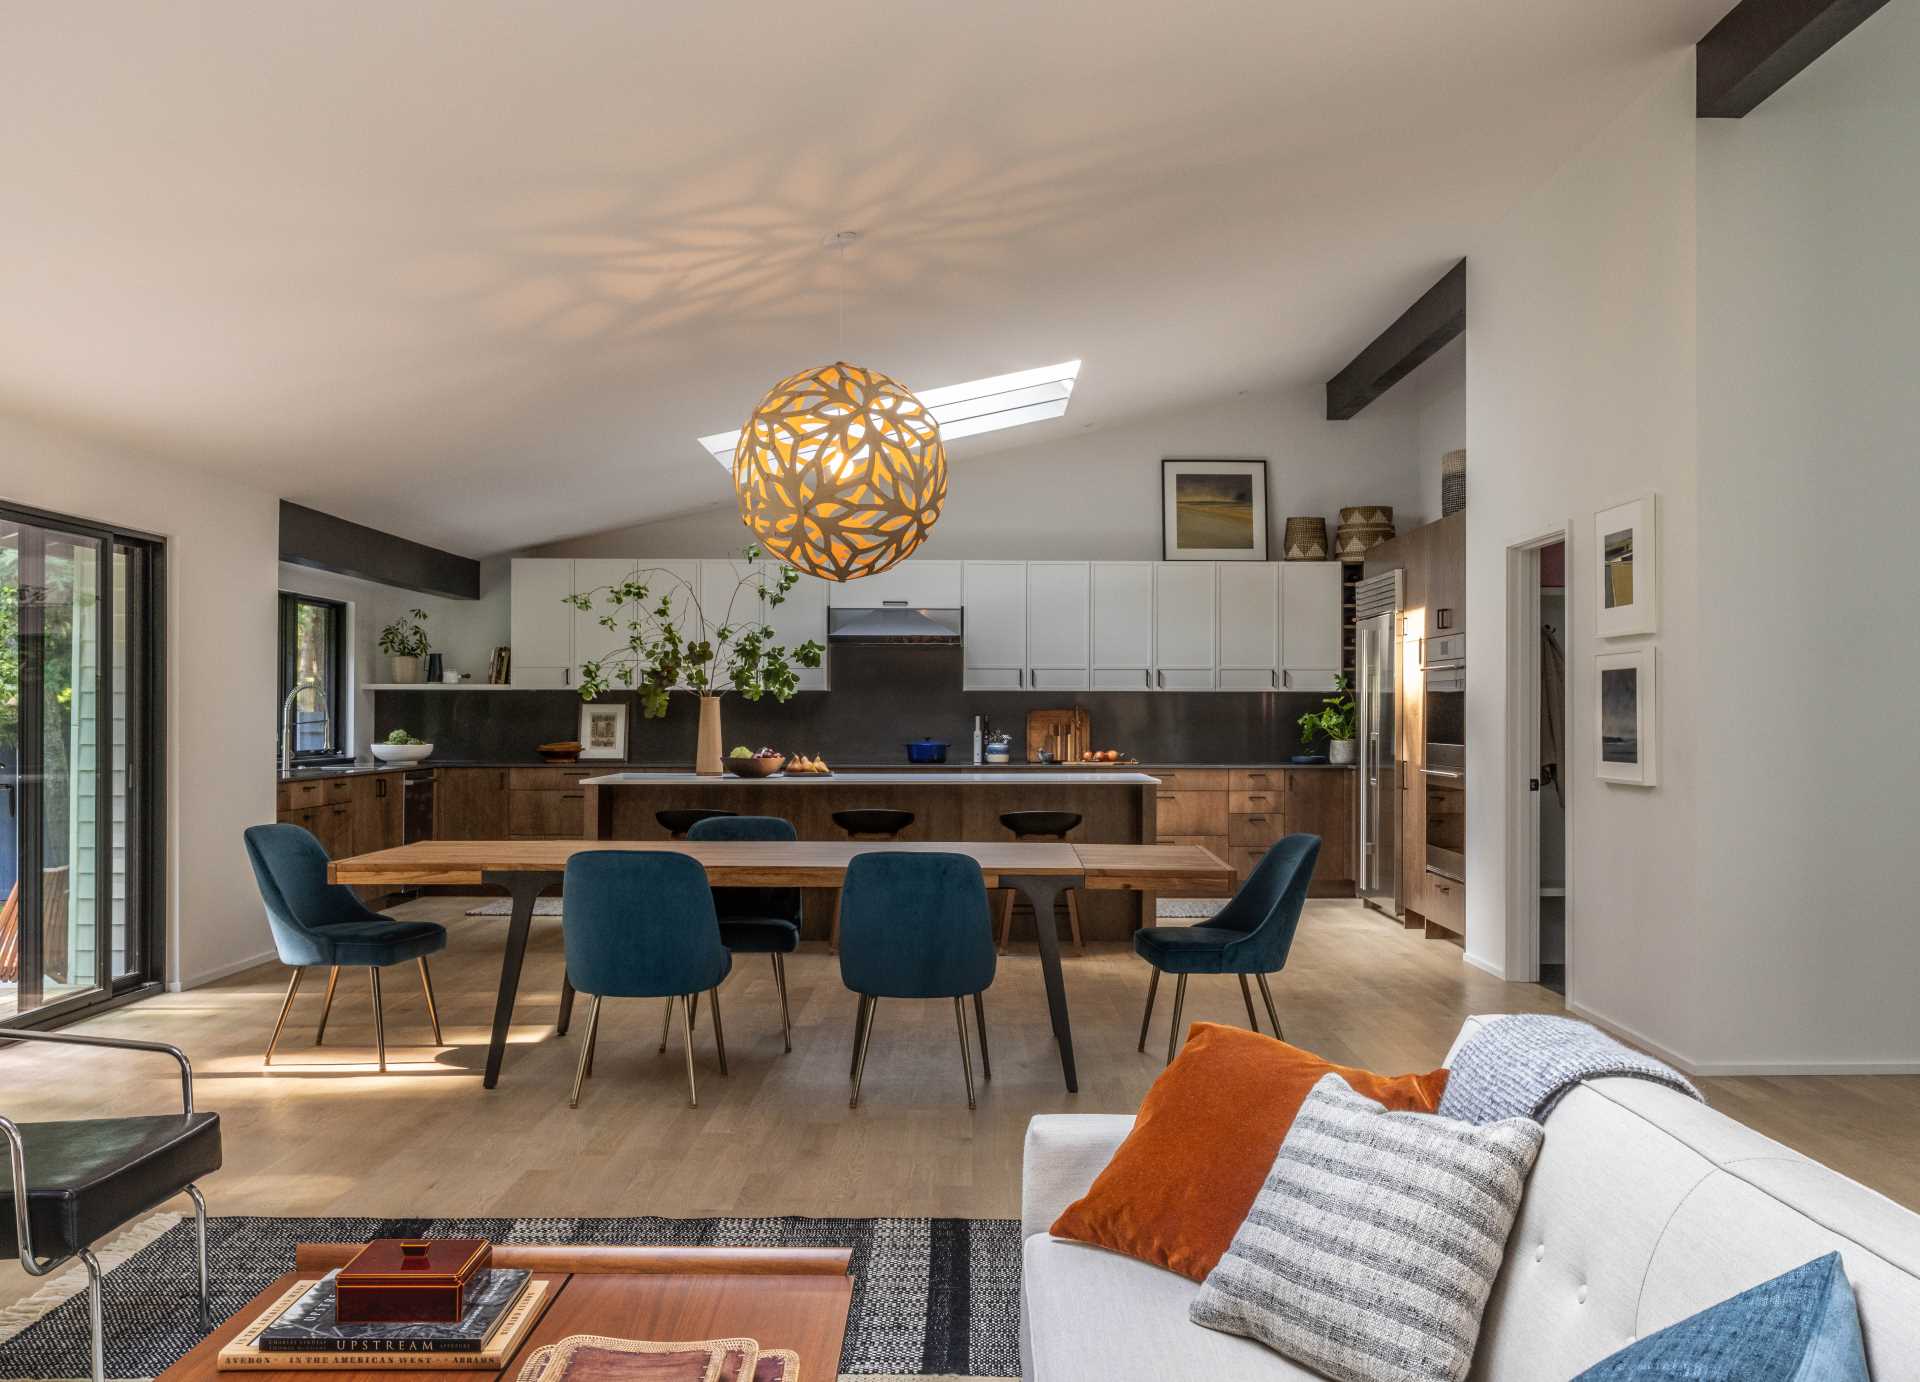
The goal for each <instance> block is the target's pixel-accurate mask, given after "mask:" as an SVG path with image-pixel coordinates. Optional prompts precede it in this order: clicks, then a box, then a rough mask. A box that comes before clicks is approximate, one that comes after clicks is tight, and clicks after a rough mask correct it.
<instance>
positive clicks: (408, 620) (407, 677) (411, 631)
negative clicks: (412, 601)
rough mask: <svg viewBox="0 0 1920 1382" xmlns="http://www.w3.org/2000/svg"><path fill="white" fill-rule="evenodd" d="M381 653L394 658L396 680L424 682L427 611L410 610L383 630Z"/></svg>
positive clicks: (381, 631) (381, 632) (381, 634)
mask: <svg viewBox="0 0 1920 1382" xmlns="http://www.w3.org/2000/svg"><path fill="white" fill-rule="evenodd" d="M380 651H381V652H383V653H385V654H386V655H387V656H388V657H390V658H391V659H393V679H394V680H395V681H397V682H418V681H421V680H423V675H424V674H423V673H422V671H421V660H422V659H423V658H425V657H426V655H427V612H426V611H425V610H424V609H410V610H408V611H407V612H406V613H405V614H404V615H402V616H401V617H400V618H398V619H396V620H394V621H393V622H392V623H391V624H389V625H387V626H386V627H385V628H384V629H382V630H380Z"/></svg>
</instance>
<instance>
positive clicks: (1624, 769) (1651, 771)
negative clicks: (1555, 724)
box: [1593, 646, 1659, 787]
mask: <svg viewBox="0 0 1920 1382" xmlns="http://www.w3.org/2000/svg"><path fill="white" fill-rule="evenodd" d="M1657 656H1658V650H1657V649H1655V648H1653V647H1651V646H1649V647H1645V648H1635V649H1634V650H1633V651H1632V652H1626V653H1601V654H1600V655H1599V656H1598V657H1596V658H1595V659H1594V660H1593V662H1594V670H1595V674H1596V677H1597V679H1598V686H1597V687H1596V695H1595V696H1594V704H1595V705H1596V706H1597V707H1598V714H1597V717H1596V718H1597V720H1598V728H1599V732H1600V742H1599V744H1598V746H1597V747H1598V748H1599V757H1598V759H1597V760H1596V761H1597V762H1598V764H1599V777H1600V780H1601V781H1602V782H1618V783H1622V784H1624V785H1626V786H1628V787H1651V786H1653V785H1654V784H1655V782H1656V781H1657V780H1658V772H1657V768H1658V763H1659V759H1658V758H1657V757H1656V753H1657V750H1658V735H1657V734H1656V732H1655V731H1656V726H1657V719H1658V716H1657V710H1658V707H1659V682H1658V671H1659V668H1658V663H1657Z"/></svg>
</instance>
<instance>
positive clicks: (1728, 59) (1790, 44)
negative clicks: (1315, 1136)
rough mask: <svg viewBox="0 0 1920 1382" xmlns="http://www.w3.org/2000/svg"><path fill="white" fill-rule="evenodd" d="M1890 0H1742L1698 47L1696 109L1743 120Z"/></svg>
mask: <svg viewBox="0 0 1920 1382" xmlns="http://www.w3.org/2000/svg"><path fill="white" fill-rule="evenodd" d="M1886 3H1887V0H1740V3H1739V4H1737V5H1735V6H1734V7H1733V8H1732V9H1731V10H1728V11H1727V13H1726V15H1725V17H1724V18H1722V19H1721V21H1720V22H1719V23H1718V24H1716V25H1714V26H1713V28H1712V29H1711V30H1709V31H1708V33H1707V36H1706V37H1705V38H1703V39H1701V40H1700V42H1699V43H1698V44H1697V45H1696V46H1695V48H1694V113H1695V114H1696V115H1698V116H1699V117H1700V118H1701V119H1702V120H1737V119H1739V118H1740V117H1741V116H1743V115H1745V114H1746V113H1747V112H1748V111H1750V110H1752V109H1753V108H1754V107H1755V106H1757V105H1759V104H1760V103H1761V102H1762V101H1764V100H1766V99H1767V97H1769V96H1771V95H1773V93H1774V92H1776V91H1778V90H1779V89H1780V88H1781V87H1783V86H1785V85H1786V84H1787V83H1788V82H1790V81H1792V80H1793V79H1794V78H1795V77H1797V76H1798V75H1799V74H1800V73H1801V72H1803V71H1805V70H1806V69H1807V68H1808V67H1809V66H1811V65H1812V63H1813V60H1814V59H1815V58H1817V57H1819V56H1820V55H1821V54H1822V53H1824V52H1826V51H1827V49H1829V48H1831V47H1833V45H1834V44H1836V43H1838V42H1839V41H1840V40H1841V39H1843V38H1845V37H1846V36H1847V35H1848V34H1850V33H1852V32H1853V31H1854V29H1855V28H1857V27H1858V26H1859V25H1860V22H1861V21H1862V20H1864V19H1866V18H1867V17H1868V16H1869V15H1871V14H1872V13H1873V12H1874V11H1875V10H1877V9H1879V8H1880V7H1881V6H1882V5H1884V4H1886Z"/></svg>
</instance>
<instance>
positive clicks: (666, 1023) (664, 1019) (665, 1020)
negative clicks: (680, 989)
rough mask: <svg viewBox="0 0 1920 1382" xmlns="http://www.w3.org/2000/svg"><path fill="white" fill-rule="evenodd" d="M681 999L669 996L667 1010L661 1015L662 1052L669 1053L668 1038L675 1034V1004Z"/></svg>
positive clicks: (662, 1053) (663, 1053)
mask: <svg viewBox="0 0 1920 1382" xmlns="http://www.w3.org/2000/svg"><path fill="white" fill-rule="evenodd" d="M679 1001H680V1000H679V999H677V998H669V999H668V1000H667V1010H666V1011H665V1012H664V1013H662V1014H661V1015H660V1054H661V1055H663V1056H664V1055H666V1054H667V1038H668V1037H670V1036H672V1035H673V1005H674V1004H675V1003H677V1002H679Z"/></svg>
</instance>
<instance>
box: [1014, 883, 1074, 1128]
mask: <svg viewBox="0 0 1920 1382" xmlns="http://www.w3.org/2000/svg"><path fill="white" fill-rule="evenodd" d="M1085 885H1086V880H1085V879H1084V878H1082V877H1080V876H1078V875H1077V874H1004V873H1003V874H1001V875H1000V882H999V886H1000V887H1003V888H1013V889H1016V890H1017V891H1018V892H1019V893H1020V895H1021V896H1023V897H1025V898H1026V899H1027V902H1028V903H1029V904H1030V905H1031V906H1032V907H1033V918H1034V922H1035V925H1034V931H1035V933H1036V934H1037V935H1038V936H1039V939H1040V973H1041V975H1042V977H1044V978H1045V980H1046V983H1047V1015H1048V1016H1049V1017H1051V1018H1052V1019H1053V1039H1054V1040H1055V1041H1056V1042H1058V1043H1059V1045H1060V1073H1061V1074H1063V1075H1064V1076H1066V1080H1067V1093H1069V1094H1078V1093H1079V1092H1080V1076H1079V1073H1078V1072H1077V1071H1076V1070H1075V1069H1074V1064H1073V1024H1072V1023H1071V1022H1070V1021H1069V1020H1068V1018H1067V984H1066V980H1065V979H1064V978H1063V977H1062V975H1061V973H1060V937H1059V936H1058V935H1057V934H1056V933H1055V931H1054V926H1055V922H1054V918H1053V904H1054V903H1055V901H1057V900H1058V899H1059V897H1060V894H1061V893H1063V892H1065V891H1066V890H1067V889H1069V888H1079V887H1084V886H1085Z"/></svg>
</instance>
